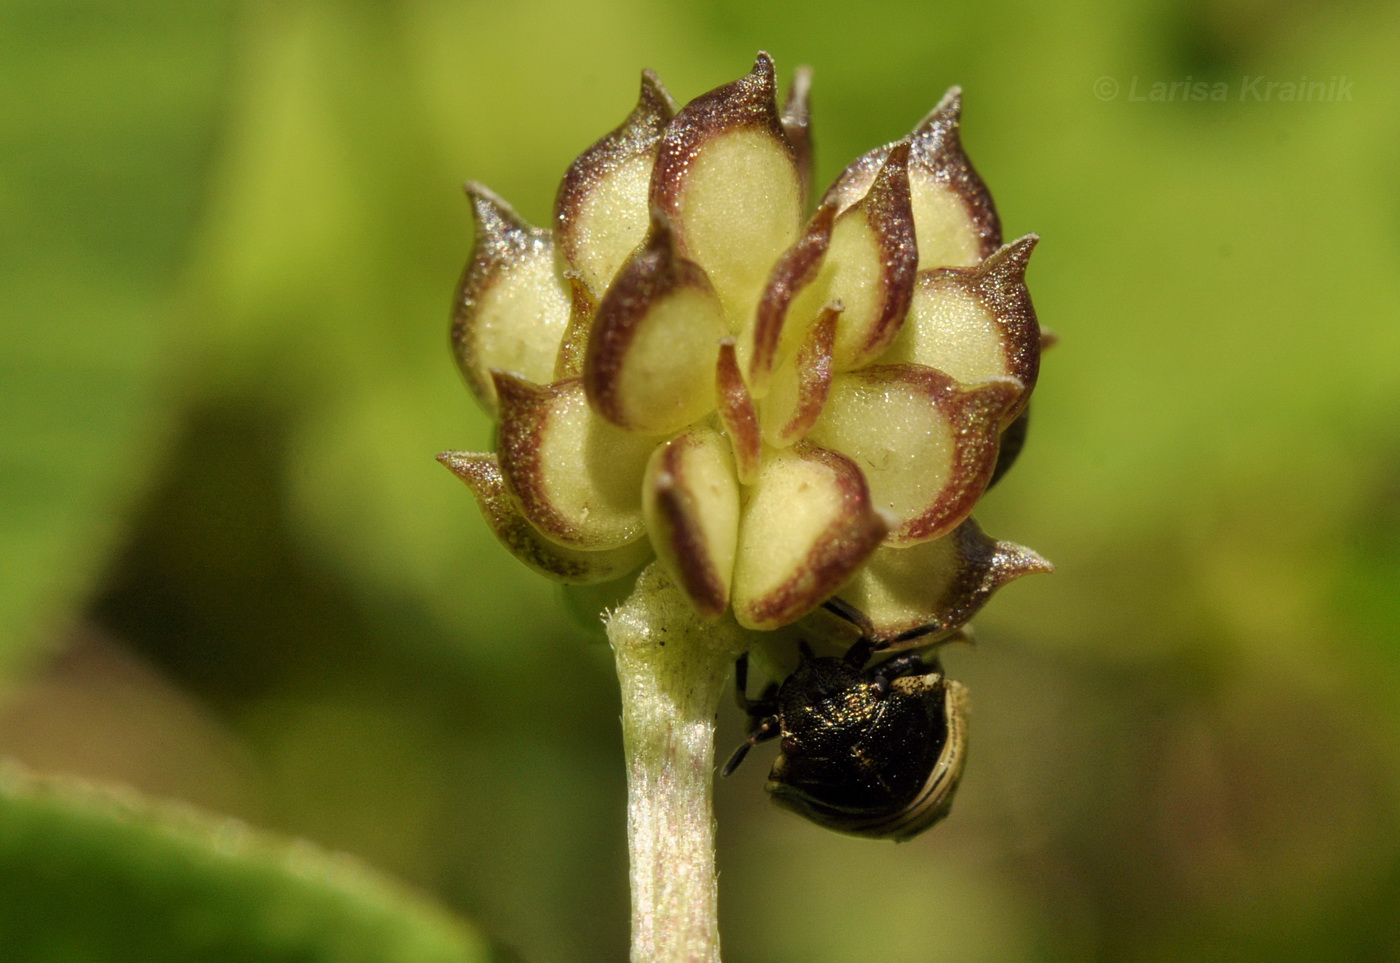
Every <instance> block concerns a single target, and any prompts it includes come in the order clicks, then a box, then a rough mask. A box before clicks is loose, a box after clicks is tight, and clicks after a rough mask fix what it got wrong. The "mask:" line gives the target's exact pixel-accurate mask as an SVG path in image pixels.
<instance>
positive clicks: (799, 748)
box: [723, 613, 967, 840]
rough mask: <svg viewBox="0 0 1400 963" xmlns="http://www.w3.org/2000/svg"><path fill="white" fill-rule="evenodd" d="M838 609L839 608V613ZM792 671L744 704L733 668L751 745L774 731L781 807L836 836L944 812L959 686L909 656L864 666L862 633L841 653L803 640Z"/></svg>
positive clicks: (916, 824)
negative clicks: (815, 649) (818, 649)
mask: <svg viewBox="0 0 1400 963" xmlns="http://www.w3.org/2000/svg"><path fill="white" fill-rule="evenodd" d="M841 614H844V613H841ZM801 652H802V657H801V661H800V662H799V663H798V666H797V668H796V670H794V671H793V673H792V674H791V675H789V676H788V677H787V678H786V679H785V680H783V683H782V685H781V686H779V685H777V684H770V685H769V686H768V688H767V689H766V690H765V691H764V693H763V695H762V696H760V697H759V698H758V699H756V700H750V699H749V698H748V696H747V694H746V693H745V688H746V685H745V684H746V682H747V675H748V661H747V656H744V657H741V658H740V659H739V661H738V663H737V664H736V666H735V669H736V671H735V685H736V690H737V695H738V698H739V704H740V705H741V706H742V707H743V708H744V711H745V712H747V713H748V714H749V718H750V721H751V723H752V725H751V728H750V734H749V738H748V740H747V741H746V742H744V743H743V744H741V745H740V746H739V748H738V749H737V750H735V752H734V755H733V756H731V757H730V759H729V762H728V763H727V764H726V765H725V767H724V770H723V774H724V775H726V776H727V775H729V774H730V773H732V772H733V771H734V769H735V768H736V767H737V766H738V765H739V763H740V762H742V761H743V759H744V756H745V755H746V754H747V753H748V751H749V749H750V748H751V747H752V746H755V745H757V744H758V743H760V742H764V741H766V740H768V739H772V738H775V737H779V736H781V742H780V745H781V747H782V751H781V752H780V753H779V755H778V758H777V759H776V760H775V761H774V763H773V769H772V771H771V772H770V773H769V775H768V783H767V785H766V787H765V788H766V789H767V790H768V792H769V793H771V794H772V796H773V799H774V801H775V802H777V803H778V804H779V805H780V806H783V807H785V808H787V809H791V810H793V811H794V812H796V813H798V814H800V815H802V816H805V817H807V818H808V819H810V820H811V821H812V822H814V823H817V824H818V825H820V826H825V827H827V828H828V829H833V830H836V831H837V832H842V833H849V834H851V835H854V836H865V837H869V838H874V839H894V840H906V839H909V838H910V837H912V836H915V835H917V834H919V833H921V832H923V831H924V830H925V829H928V828H929V827H930V826H932V825H933V824H934V823H936V822H937V821H938V820H940V819H942V818H943V817H944V816H946V815H947V814H948V810H949V807H950V806H951V805H952V802H953V793H954V791H955V790H956V789H957V786H958V778H959V777H960V776H961V775H962V769H963V763H964V761H965V759H966V755H967V724H966V706H967V694H966V693H967V690H966V689H964V688H963V687H962V686H961V685H959V684H958V683H957V682H953V681H952V680H950V679H947V678H945V677H944V675H943V669H942V666H940V665H939V663H938V661H937V659H932V660H930V661H927V662H926V661H925V660H924V659H923V658H922V657H921V656H920V655H919V653H917V652H912V653H905V654H902V655H897V656H895V657H894V658H891V659H887V660H886V661H884V662H880V663H877V664H875V665H867V663H869V661H870V659H871V656H872V655H873V654H874V653H875V645H874V643H872V642H871V640H870V638H869V636H868V633H867V634H863V635H862V636H861V638H860V639H859V640H858V641H857V642H856V643H855V644H854V645H852V646H851V648H850V649H849V650H848V651H847V652H846V654H845V656H844V657H842V658H819V657H817V656H815V655H813V654H812V650H811V649H810V648H809V647H808V646H807V644H806V643H805V642H803V643H801Z"/></svg>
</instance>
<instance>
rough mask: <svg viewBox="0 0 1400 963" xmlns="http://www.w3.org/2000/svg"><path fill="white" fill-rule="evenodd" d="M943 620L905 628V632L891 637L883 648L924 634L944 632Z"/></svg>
mask: <svg viewBox="0 0 1400 963" xmlns="http://www.w3.org/2000/svg"><path fill="white" fill-rule="evenodd" d="M942 631H943V623H942V622H929V623H928V624H927V625H916V626H914V628H912V629H905V630H904V631H903V632H901V633H899V634H898V635H896V636H895V637H894V638H892V639H890V640H889V641H888V642H886V643H885V644H884V645H882V646H881V648H887V647H889V646H892V645H898V644H900V643H901V642H908V641H909V640H910V639H917V638H919V637H920V636H923V635H932V634H933V633H934V632H942Z"/></svg>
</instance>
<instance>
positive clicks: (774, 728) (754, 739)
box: [719, 716, 782, 776]
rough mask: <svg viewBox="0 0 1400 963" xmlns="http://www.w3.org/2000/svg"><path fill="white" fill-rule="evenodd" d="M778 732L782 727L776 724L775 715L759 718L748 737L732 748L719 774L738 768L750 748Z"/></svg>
mask: <svg viewBox="0 0 1400 963" xmlns="http://www.w3.org/2000/svg"><path fill="white" fill-rule="evenodd" d="M780 732H782V729H781V727H779V725H778V717H777V716H767V717H766V718H764V719H760V720H759V722H758V725H756V726H754V728H753V731H752V732H750V733H749V737H748V739H746V740H744V741H743V742H741V743H739V748H738V749H735V750H734V755H732V756H730V757H729V761H728V762H726V763H725V764H724V768H723V769H721V770H720V772H719V774H720V775H721V776H727V775H729V774H730V773H732V772H733V771H734V770H735V769H738V768H739V763H741V762H743V761H744V757H745V756H747V755H748V754H749V750H750V749H752V748H753V747H754V746H756V745H758V744H759V743H760V742H767V741H768V740H769V739H772V738H774V737H776V736H777V735H778V734H779V733H780Z"/></svg>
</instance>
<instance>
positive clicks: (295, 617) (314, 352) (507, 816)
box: [0, 0, 1400, 963]
mask: <svg viewBox="0 0 1400 963" xmlns="http://www.w3.org/2000/svg"><path fill="white" fill-rule="evenodd" d="M758 49H767V50H769V51H770V52H772V53H773V55H774V56H775V58H776V59H777V61H778V64H779V69H780V71H781V72H782V74H783V75H784V76H785V77H786V76H790V72H791V69H792V68H793V67H794V66H796V65H797V64H799V63H808V64H811V65H812V66H813V67H814V69H815V78H816V79H815V88H814V105H815V114H816V136H817V150H818V172H819V178H818V179H819V181H822V182H825V181H828V180H829V179H830V178H831V177H833V176H834V175H835V174H836V172H837V171H839V170H840V168H841V167H842V166H843V165H844V163H845V161H846V160H848V159H849V158H851V157H854V156H855V155H856V154H857V153H859V152H861V151H863V150H865V149H866V148H868V147H870V146H873V145H875V144H877V143H882V142H884V141H887V140H890V139H892V138H894V137H897V136H899V135H901V134H903V133H904V132H905V131H906V130H907V129H908V128H910V127H911V126H912V125H913V124H914V123H915V122H916V121H917V120H918V119H919V118H920V117H921V116H922V115H923V113H924V112H925V111H926V110H927V109H928V108H929V107H931V106H932V105H933V104H934V103H935V102H936V101H937V100H938V99H939V97H940V96H941V95H942V93H943V91H944V90H945V89H946V88H947V87H948V86H949V85H951V84H954V83H957V84H961V85H962V86H963V87H964V89H965V118H964V137H965V143H966V145H967V147H968V151H969V153H970V154H971V156H972V158H973V159H974V161H975V163H976V164H977V166H978V168H979V169H980V171H981V172H982V174H983V176H984V177H985V179H986V180H987V182H988V183H989V185H990V186H991V189H992V191H993V193H994V194H995V196H996V199H997V202H998V206H999V208H1000V211H1001V214H1002V219H1003V222H1004V225H1005V227H1006V231H1007V235H1008V237H1015V236H1018V235H1020V234H1023V233H1026V232H1028V231H1036V232H1038V233H1040V234H1041V236H1042V238H1043V241H1042V244H1041V247H1040V248H1039V249H1038V250H1037V252H1036V255H1035V257H1034V259H1033V262H1032V266H1031V271H1030V283H1031V290H1032V292H1033V295H1034V297H1035V300H1036V305H1037V308H1038V311H1039V313H1040V316H1041V321H1042V323H1043V324H1045V325H1046V326H1047V327H1050V328H1052V329H1054V330H1055V331H1057V332H1058V333H1059V334H1060V336H1061V338H1062V341H1061V344H1060V345H1059V347H1057V348H1056V349H1055V350H1054V351H1053V352H1051V353H1050V355H1048V356H1047V359H1046V364H1045V368H1044V372H1043V375H1042V381H1041V387H1040V389H1039V391H1038V393H1037V402H1036V412H1035V425H1034V427H1033V430H1032V434H1031V439H1030V444H1029V446H1028V449H1027V451H1026V453H1025V455H1024V456H1023V459H1022V461H1021V463H1020V465H1019V467H1018V469H1017V470H1016V471H1015V472H1013V473H1012V474H1011V475H1010V476H1009V478H1008V480H1007V481H1006V482H1004V483H1003V484H1002V485H1001V486H999V487H998V489H997V490H996V491H995V492H994V493H993V494H992V495H991V496H990V497H989V498H988V500H987V502H986V504H985V506H984V507H983V509H982V510H981V511H980V512H979V517H980V519H981V521H982V522H983V524H984V525H985V527H986V528H987V529H988V530H989V531H990V532H992V533H993V534H995V535H997V536H999V537H1002V538H1009V539H1012V540H1014V541H1018V542H1021V543H1024V544H1026V545H1030V546H1033V547H1034V548H1036V549H1037V550H1039V551H1040V552H1042V553H1043V554H1045V555H1046V556H1047V557H1049V558H1050V559H1052V560H1053V561H1055V563H1056V564H1057V566H1058V571H1057V573H1056V574H1055V575H1054V576H1052V577H1050V578H1038V579H1030V580H1027V581H1026V582H1024V583H1018V584H1016V585H1014V586H1012V587H1010V588H1008V589H1006V590H1005V591H1004V592H1003V593H1002V594H1001V595H1000V596H999V597H998V599H997V600H996V601H995V603H994V604H993V605H991V606H990V607H989V609H988V610H987V612H986V613H984V615H983V616H982V617H981V618H980V619H979V620H978V629H979V640H980V641H979V645H978V647H977V649H976V650H960V651H956V652H950V653H949V654H948V656H947V661H948V664H949V668H950V670H951V672H952V674H954V675H955V676H956V677H957V678H959V679H961V680H962V681H963V682H964V683H966V684H967V685H968V686H969V687H970V688H971V690H972V694H973V699H974V716H973V727H974V728H973V732H972V737H973V756H972V761H971V764H970V767H969V770H968V774H967V776H966V779H965V781H964V784H963V787H962V790H961V793H960V796H959V799H958V803H957V806H956V807H955V808H954V812H953V816H952V818H951V819H950V820H949V821H948V822H947V823H946V824H944V825H942V826H940V827H939V828H938V829H937V830H936V831H934V832H931V833H929V834H928V835H927V836H925V837H922V838H920V839H918V840H917V841H915V842H913V843H912V844H910V845H906V846H900V847H892V846H889V845H884V844H874V843H869V842H861V841H857V840H850V839H846V838H841V837H837V836H834V835H830V834H827V833H824V832H822V831H820V830H818V829H816V828H814V827H811V826H809V825H807V824H805V823H803V822H801V821H799V820H797V819H795V818H793V817H791V816H788V815H787V814H784V813H781V812H779V811H777V810H776V809H774V808H772V807H771V806H769V805H768V804H767V802H766V800H765V798H764V794H763V792H762V789H761V785H762V781H763V775H764V772H763V769H764V767H765V765H766V761H767V759H768V756H767V755H766V754H765V755H764V756H763V757H762V759H763V761H762V762H760V763H759V764H757V765H752V766H751V767H746V770H742V771H741V772H740V773H739V774H737V775H736V776H735V777H734V778H732V779H730V780H727V781H725V782H724V784H723V785H721V786H720V787H719V789H718V800H717V805H718V808H719V820H720V848H721V851H720V866H721V872H722V885H721V902H722V910H721V912H722V932H723V936H724V945H725V950H726V954H725V955H726V958H727V959H729V960H731V961H736V963H742V961H745V960H765V961H805V960H850V959H869V958H879V959H884V960H908V961H925V960H932V959H960V960H987V961H1017V960H1047V961H1059V960H1065V961H1070V960H1074V961H1078V960H1106V961H1107V960H1144V961H1146V960H1154V961H1155V960H1201V959H1229V960H1256V959H1257V960H1270V961H1278V960H1317V959H1350V960H1387V959H1400V778H1398V777H1400V645H1397V642H1398V641H1400V633H1398V632H1397V629H1396V625H1397V621H1398V620H1400V310H1397V307H1396V306H1397V303H1400V270H1398V269H1397V265H1400V178H1397V176H1396V175H1397V172H1400V65H1397V60H1396V57H1395V52H1396V51H1397V50H1400V7H1397V6H1396V5H1394V4H1390V3H1386V2H1382V0H1346V2H1342V3H1323V2H1320V0H1287V2H1284V3H1265V2H1264V0H1193V2H1186V3H1165V2H1152V0H1141V2H1135V3H1130V4H1118V3H1110V2H1108V0H1079V2H1070V3H1065V4H1061V5H1055V6H1051V5H1043V4H1039V3H1033V2H1019V0H1018V2H1015V3H1012V4H1011V5H1006V4H996V5H984V6H980V7H979V6H976V5H969V4H958V5H953V4H946V5H934V4H925V3H914V2H907V0H870V2H866V3H864V4H859V5H855V4H852V5H842V6H835V5H828V4H824V3H810V2H809V3H793V2H786V3H773V4H766V5H764V4H754V3H751V2H748V0H711V2H707V3H698V2H697V3H687V4H663V3H660V2H656V0H653V2H644V0H594V2H591V3H587V4H578V3H567V2H561V0H526V2H520V3H516V4H513V5H507V4H502V3H490V4H488V3H481V2H463V0H456V2H449V0H358V2H356V0H340V2H331V0H321V2H317V0H300V2H298V0H291V2H278V3H273V2H236V0H209V2H204V3H187V2H181V0H144V2H142V0H138V2H120V3H119V2H112V0H75V2H62V0H6V3H5V4H4V9H3V11H0V79H3V91H0V254H3V258H0V324H3V336H4V343H5V344H6V345H7V348H6V350H4V351H3V352H0V438H2V439H3V445H0V498H3V503H0V566H3V570H2V571H3V574H0V756H7V757H11V758H14V759H17V760H20V761H21V762H23V763H25V764H26V765H28V766H29V767H31V768H33V769H35V770H38V771H40V772H55V773H75V774H79V775H83V776H88V777H93V778H96V779H100V780H110V781H117V782H121V783H125V784H129V785H131V786H134V787H136V788H138V789H139V790H141V791H143V792H145V793H148V794H151V795H153V796H157V797H164V798H172V799H179V800H187V801H189V802H192V803H195V804H197V805H198V806H201V807H204V808H207V809H209V810H213V811H215V812H218V813H227V814H232V815H234V816H238V817H241V818H244V819H246V820H248V821H250V822H252V823H253V824H255V825H258V826H261V827H266V828H268V829H272V830H274V831H278V832H281V833H286V834H294V835H298V836H303V837H306V838H308V839H310V840H313V841H315V842H317V843H320V844H322V845H323V846H325V847H328V848H332V849H342V850H347V851H349V852H351V853H354V854H356V855H358V856H359V857H361V858H362V859H363V860H365V861H366V862H367V863H369V864H371V865H373V866H376V867H378V868H380V869H382V870H384V871H386V872H387V873H388V874H390V875H393V876H396V877H398V878H401V879H403V880H406V881H407V882H408V883H410V884H411V885H412V886H414V887H416V888H417V889H418V890H419V891H421V892H424V893H426V894H429V895H430V896H431V897H433V898H435V899H436V900H438V901H440V902H441V903H442V904H444V905H446V906H447V907H449V908H451V909H452V910H455V911H457V912H459V913H460V914H462V915H463V916H465V917H467V918H470V919H472V920H474V921H475V922H477V923H478V924H480V926H481V927H482V928H483V929H484V930H485V931H486V932H488V933H489V934H491V936H492V937H493V938H495V939H497V940H499V941H501V942H502V943H504V944H507V945H509V946H512V947H514V948H515V949H516V950H517V951H518V952H519V954H520V955H521V957H522V958H524V959H527V960H530V961H540V963H547V961H591V960H598V961H604V960H607V961H611V960H616V959H619V958H621V957H622V956H623V954H624V952H625V951H624V947H625V945H626V929H627V913H628V903H627V900H628V897H627V891H626V878H625V877H626V856H625V844H624V818H623V801H624V800H623V769H622V760H621V747H620V738H619V734H620V733H619V725H618V706H617V696H616V691H615V681H614V680H613V678H612V674H611V665H610V656H609V653H608V651H607V649H606V647H605V646H604V645H602V644H600V643H599V642H597V641H596V640H594V641H589V640H587V639H586V638H585V636H586V633H585V632H584V631H583V630H582V629H581V628H580V627H579V625H578V623H577V621H576V620H575V619H574V618H572V617H571V616H570V615H569V613H568V611H567V609H566V607H565V604H564V601H563V598H562V595H561V594H560V593H559V592H558V591H557V589H556V588H555V586H553V585H552V584H549V583H547V582H546V581H545V580H543V579H542V578H539V577H537V576H534V575H532V574H531V573H529V572H527V571H525V570H524V569H523V568H522V567H521V566H519V565H517V564H516V563H514V562H513V561H512V560H511V559H510V558H509V557H508V556H507V554H506V553H505V552H504V551H503V550H502V549H500V548H499V547H498V546H497V545H496V544H495V542H494V541H493V539H492V537H491V536H490V534H489V533H488V532H487V530H486V527H485V525H484V523H483V522H482V521H481V520H480V519H479V517H478V516H477V512H476V508H475V505H474V503H473V501H472V499H471V497H470V496H469V494H468V492H467V491H466V490H465V489H464V488H463V486H462V485H461V484H460V483H459V482H458V481H456V480H455V479H453V478H452V477H451V476H450V475H449V474H448V473H447V472H445V471H443V470H442V468H441V467H440V466H438V465H437V464H435V463H434V461H433V457H432V456H433V455H434V454H435V453H436V452H438V451H440V450H442V449H446V448H466V449H471V448H478V449H479V448H482V447H484V446H486V445H487V444H488V443H489V426H488V424H487V422H486V420H485V419H484V418H483V417H482V415H481V414H480V412H479V411H478V410H477V408H476V406H475V404H474V403H473V401H472V399H471V398H470V396H469V395H468V393H467V391H466V390H465V388H464V387H463V386H462V385H461V383H460V382H459V378H458V375H457V373H456V370H455V368H454V366H453V364H452V363H451V361H450V360H449V357H448V353H447V350H446V347H445V345H446V314H447V306H448V303H449V300H450V296H451V293H452V288H453V284H454V281H455V279H456V276H457V273H458V272H459V270H460V269H461V266H462V264H463V262H464V260H465V258H466V256H467V253H468V251H469V249H470V245H471V226H470V217H469V215H468V208H467V204H466V202H465V200H464V199H463V198H462V197H461V195H460V193H459V185H460V183H461V182H462V181H464V180H466V179H474V180H480V181H483V182H485V183H487V184H489V185H490V186H491V187H493V188H494V189H495V190H497V191H498V192H500V193H501V194H503V195H504V196H506V197H507V198H509V199H510V200H511V201H512V203H514V204H515V205H516V207H517V208H518V209H519V210H520V211H521V212H522V214H524V215H525V216H526V217H528V218H529V219H531V220H532V221H534V222H535V223H537V224H541V223H547V219H548V215H549V211H550V205H551V203H552V199H553V192H554V187H555V184H556V182H557V179H558V177H559V176H560V175H561V174H562V172H563V170H564V168H565V167H566V166H567V164H568V163H569V161H570V160H571V159H572V158H573V157H574V155H575V154H576V153H578V152H579V151H580V150H582V149H583V148H584V147H585V146H587V145H588V144H589V143H590V142H591V141H592V140H593V139H595V138H596V137H597V136H599V135H601V134H602V133H603V132H604V131H606V130H607V129H609V128H610V127H612V126H613V125H614V124H616V123H617V122H618V121H619V120H620V119H621V118H622V117H623V116H624V115H625V114H626V112H627V111H628V110H629V109H630V107H631V105H632V102H633V100H634V97H635V89H636V83H637V74H638V71H639V70H640V68H642V67H645V66H650V67H653V68H655V69H656V70H657V71H658V72H659V73H660V74H661V76H662V78H663V79H664V80H665V82H666V83H667V85H668V86H669V87H670V89H671V90H672V92H673V93H674V94H675V95H676V96H677V97H678V98H680V99H682V100H684V99H688V98H690V97H693V96H695V95H697V94H699V93H701V92H703V91H705V90H707V89H709V88H711V87H714V86H717V85H718V84H720V83H723V82H726V81H728V80H731V79H733V78H734V77H737V76H739V75H740V74H742V73H744V72H746V71H747V70H748V68H749V65H750V64H751V62H752V57H753V54H754V52H755V51H756V50H758ZM1260 78H1262V79H1260ZM1305 78H1306V80H1308V81H1314V82H1316V81H1323V82H1326V83H1327V85H1328V87H1327V90H1328V91H1330V93H1327V94H1325V95H1322V96H1318V95H1316V94H1315V95H1314V99H1312V100H1311V101H1305V102H1298V101H1291V100H1287V99H1284V98H1285V92H1286V88H1273V89H1270V88H1268V86H1267V85H1268V84H1269V83H1272V82H1279V83H1289V82H1294V83H1296V82H1300V81H1303V80H1304V79H1305ZM1188 81H1189V82H1191V83H1195V82H1204V83H1206V84H1210V85H1223V90H1224V95H1225V96H1224V99H1223V100H1204V101H1198V100H1190V99H1184V98H1183V91H1182V89H1181V88H1178V90H1177V92H1176V93H1175V94H1174V95H1170V93H1169V91H1170V88H1167V91H1168V95H1169V96H1172V97H1173V99H1168V100H1151V99H1147V98H1149V97H1150V94H1151V92H1152V89H1153V85H1154V84H1171V83H1172V82H1188ZM1210 89H1211V90H1212V91H1213V90H1217V89H1221V88H1217V87H1214V86H1212V87H1211V88H1210ZM728 708H729V707H726V709H727V710H728ZM741 728H742V726H741V720H740V719H739V718H738V713H737V711H733V712H730V711H727V712H726V714H725V715H724V716H723V717H722V722H721V736H720V738H721V744H722V749H721V751H723V747H724V746H727V745H729V744H730V743H732V742H737V741H738V739H739V738H741ZM5 872H6V870H5V869H4V868H3V867H0V874H4V873H5ZM98 910H100V907H99V908H98ZM114 958H116V957H114Z"/></svg>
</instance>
